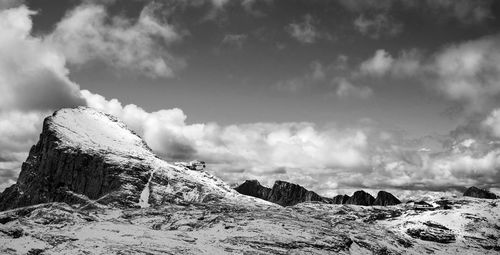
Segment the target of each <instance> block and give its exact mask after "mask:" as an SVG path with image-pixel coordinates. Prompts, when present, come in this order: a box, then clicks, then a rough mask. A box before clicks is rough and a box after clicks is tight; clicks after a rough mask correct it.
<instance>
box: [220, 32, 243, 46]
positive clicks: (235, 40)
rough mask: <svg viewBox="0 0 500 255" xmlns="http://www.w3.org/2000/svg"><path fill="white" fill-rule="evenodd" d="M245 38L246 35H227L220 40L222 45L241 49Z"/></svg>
mask: <svg viewBox="0 0 500 255" xmlns="http://www.w3.org/2000/svg"><path fill="white" fill-rule="evenodd" d="M247 38H248V36H247V35H246V34H227V35H225V36H224V38H223V39H222V44H224V45H228V46H232V47H236V48H237V49H241V48H242V47H243V43H245V41H246V40H247Z"/></svg>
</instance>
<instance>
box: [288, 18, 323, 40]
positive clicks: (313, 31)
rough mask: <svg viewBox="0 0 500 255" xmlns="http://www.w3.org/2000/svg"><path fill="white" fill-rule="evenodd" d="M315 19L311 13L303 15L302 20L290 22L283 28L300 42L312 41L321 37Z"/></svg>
mask: <svg viewBox="0 0 500 255" xmlns="http://www.w3.org/2000/svg"><path fill="white" fill-rule="evenodd" d="M315 22H316V21H315V20H314V18H313V17H312V16H311V15H305V16H304V18H303V21H302V22H299V23H291V24H289V25H288V26H287V27H286V28H285V30H286V31H287V32H288V33H289V34H290V36H292V37H293V38H295V39H296V40H297V41H299V42H301V43H306V44H308V43H314V42H316V40H317V39H318V38H319V37H321V33H320V32H319V31H318V30H317V28H316V27H315V25H314V23H315Z"/></svg>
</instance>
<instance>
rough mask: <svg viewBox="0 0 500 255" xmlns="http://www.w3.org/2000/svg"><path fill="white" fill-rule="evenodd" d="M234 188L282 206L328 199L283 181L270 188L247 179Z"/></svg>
mask: <svg viewBox="0 0 500 255" xmlns="http://www.w3.org/2000/svg"><path fill="white" fill-rule="evenodd" d="M235 190H236V191H238V192H239V193H241V194H243V195H248V196H252V197H256V198H260V199H263V200H266V201H269V202H272V203H275V204H279V205H282V206H291V205H296V204H298V203H302V202H309V201H323V202H328V201H329V199H327V198H325V197H322V196H320V195H318V194H316V193H315V192H313V191H309V190H307V189H306V188H304V187H302V186H300V185H298V184H295V183H290V182H285V181H276V182H274V185H273V187H272V188H268V187H264V186H262V185H261V184H260V183H259V182H258V181H257V180H247V181H245V182H244V183H242V184H241V185H239V186H238V187H236V188H235Z"/></svg>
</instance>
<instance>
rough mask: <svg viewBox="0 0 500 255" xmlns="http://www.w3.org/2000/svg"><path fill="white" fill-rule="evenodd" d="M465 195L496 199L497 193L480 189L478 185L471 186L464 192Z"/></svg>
mask: <svg viewBox="0 0 500 255" xmlns="http://www.w3.org/2000/svg"><path fill="white" fill-rule="evenodd" d="M464 196H466V197H476V198H486V199H496V198H498V196H497V195H495V194H493V193H492V192H490V191H487V190H485V189H480V188H477V187H474V186H473V187H470V188H468V189H467V190H466V191H465V192H464Z"/></svg>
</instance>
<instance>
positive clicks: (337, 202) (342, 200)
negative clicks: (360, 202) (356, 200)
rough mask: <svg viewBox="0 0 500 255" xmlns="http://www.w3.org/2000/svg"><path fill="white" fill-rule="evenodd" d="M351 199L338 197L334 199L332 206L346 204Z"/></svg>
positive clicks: (344, 196) (343, 196) (342, 196)
mask: <svg viewBox="0 0 500 255" xmlns="http://www.w3.org/2000/svg"><path fill="white" fill-rule="evenodd" d="M349 198H350V197H349V196H348V195H336V196H334V197H333V198H332V204H345V203H346V202H347V200H349Z"/></svg>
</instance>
